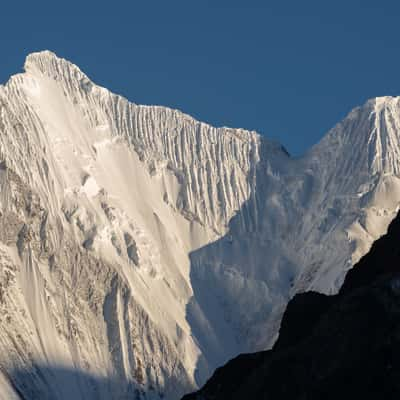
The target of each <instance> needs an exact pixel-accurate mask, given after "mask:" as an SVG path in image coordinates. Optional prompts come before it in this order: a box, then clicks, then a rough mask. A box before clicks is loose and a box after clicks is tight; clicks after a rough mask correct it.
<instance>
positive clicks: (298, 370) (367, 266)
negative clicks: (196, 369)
mask: <svg viewBox="0 0 400 400" xmlns="http://www.w3.org/2000/svg"><path fill="white" fill-rule="evenodd" d="M399 238H400V215H399V216H398V217H397V218H396V219H395V220H394V221H393V222H392V224H391V225H390V227H389V231H388V233H387V235H385V236H384V237H382V238H381V239H379V240H378V241H377V242H375V243H374V245H373V246H372V249H371V251H370V252H369V253H368V254H367V255H366V256H364V257H363V258H362V259H361V260H360V262H359V263H358V264H357V265H356V266H355V267H354V268H353V269H352V270H351V271H349V272H348V274H347V276H346V279H345V282H344V285H343V287H342V288H341V290H340V293H339V294H337V295H334V296H326V295H323V294H317V293H314V292H308V293H303V294H299V295H296V296H295V297H294V298H293V299H292V300H291V301H290V302H289V305H288V307H287V309H286V311H285V314H284V317H283V320H282V325H281V329H280V334H279V339H278V341H277V342H276V344H275V345H274V347H273V349H272V350H270V351H265V352H260V353H254V354H244V355H241V356H239V357H237V358H235V359H233V360H232V361H230V362H228V363H227V364H226V365H225V366H224V367H222V368H219V369H218V370H217V371H216V372H215V374H214V375H213V377H212V378H211V379H210V380H209V381H208V382H207V384H206V385H205V386H204V387H203V388H202V389H201V390H200V391H199V392H197V393H195V394H192V395H188V396H185V397H184V399H185V400H189V399H202V400H207V399H210V400H211V399H213V400H219V399H221V400H222V399H232V400H234V399H244V398H250V399H338V398H349V399H350V398H362V399H376V398H378V397H379V398H385V399H397V398H398V397H399V395H400V381H399V376H400V252H399Z"/></svg>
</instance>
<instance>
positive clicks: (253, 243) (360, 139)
mask: <svg viewBox="0 0 400 400" xmlns="http://www.w3.org/2000/svg"><path fill="white" fill-rule="evenodd" d="M399 111H400V103H399V99H398V98H379V99H374V100H370V101H369V102H367V103H366V104H365V105H364V106H363V107H360V108H358V109H355V110H353V111H352V112H351V113H350V114H349V116H348V117H347V118H346V119H345V120H344V121H343V122H341V123H340V124H338V125H337V126H336V127H335V128H334V129H333V130H332V131H331V132H330V133H328V135H327V136H326V137H325V138H324V139H323V140H322V141H321V143H319V144H318V145H316V146H315V147H314V148H313V149H311V150H310V152H309V153H308V154H307V155H305V156H304V157H302V158H300V159H292V158H291V157H290V156H289V155H288V154H287V152H286V151H285V150H284V149H283V148H282V146H280V145H279V144H276V143H273V142H271V141H269V140H268V139H266V138H265V137H261V136H260V135H258V134H257V133H256V132H250V131H246V130H243V129H230V128H214V127H211V126H209V125H207V124H204V123H201V122H199V121H196V120H194V119H193V118H191V117H190V116H188V115H185V114H183V113H181V112H179V111H177V110H171V109H168V108H165V107H155V106H140V105H136V104H132V103H129V102H128V101H127V100H126V99H124V98H122V97H120V96H117V95H114V94H112V93H110V92H109V91H107V90H106V89H104V88H101V87H99V86H97V85H95V84H94V83H93V82H91V81H90V80H89V78H88V77H87V76H86V75H85V74H84V73H83V72H82V71H80V70H79V68H78V67H76V66H74V65H73V64H71V63H69V62H68V61H66V60H63V59H61V58H58V57H57V56H55V55H54V54H53V53H50V52H41V53H35V54H32V55H30V56H28V57H27V60H26V63H25V72H24V73H22V74H18V75H15V76H13V77H12V78H11V79H10V80H9V82H7V84H5V85H4V86H0V279H1V282H0V302H1V307H2V308H1V309H2V310H3V311H2V313H1V315H0V331H1V332H2V335H1V337H0V393H2V392H1V390H3V389H2V388H4V390H3V392H4V393H5V392H6V391H7V393H11V391H14V392H15V393H16V394H15V396H17V397H22V398H24V397H25V398H29V399H34V398H40V399H46V398H49V399H50V398H51V399H69V398H71V396H72V397H73V398H76V399H83V398H84V399H85V400H87V399H91V398H93V399H98V398H105V399H109V398H122V399H124V398H129V397H130V396H132V395H134V396H136V397H147V398H155V399H157V398H162V397H166V398H168V399H176V398H179V397H180V396H181V394H182V393H184V392H187V391H189V390H192V389H193V388H195V387H196V386H197V385H201V384H202V383H204V382H205V380H206V379H207V378H208V377H209V376H210V374H211V373H212V371H213V370H214V368H215V367H216V366H218V365H221V364H222V363H224V362H225V361H226V360H228V359H229V358H231V357H233V356H235V355H236V354H238V353H240V352H244V351H254V350H258V349H260V348H267V347H268V346H270V345H271V344H272V343H273V341H274V339H275V337H276V333H277V330H278V327H279V323H280V319H281V316H282V313H283V310H284V308H285V305H286V303H287V301H288V300H289V298H290V297H291V296H292V295H293V294H294V293H296V292H297V291H302V290H306V289H314V290H319V291H322V292H325V293H333V292H336V291H337V290H338V289H339V287H340V285H341V283H342V282H343V278H344V275H345V273H346V271H347V270H348V269H349V268H350V266H351V265H352V264H353V262H354V261H356V260H357V259H359V258H360V257H361V255H363V254H365V253H366V252H367V250H368V249H369V246H370V245H371V243H372V242H373V241H374V239H376V238H377V237H379V236H380V235H381V234H382V233H383V232H384V231H385V229H386V228H387V225H388V223H389V221H390V220H391V219H392V218H393V217H394V215H395V213H396V211H397V208H398V204H399V200H400V184H399V182H400V180H399V179H400V172H399V171H400V168H399V158H398V152H399V151H400V146H399V136H400V123H399V115H400V112H399ZM28 377H29V378H28ZM66 382H67V383H66ZM72 388H74V389H72ZM71 390H72V391H73V392H71ZM10 396H11V395H9V397H10Z"/></svg>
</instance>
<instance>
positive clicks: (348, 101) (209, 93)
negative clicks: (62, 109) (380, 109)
mask: <svg viewBox="0 0 400 400" xmlns="http://www.w3.org/2000/svg"><path fill="white" fill-rule="evenodd" d="M10 3H11V1H7V2H3V3H2V5H1V16H2V18H1V21H0V50H1V52H0V54H1V62H0V81H1V82H2V83H4V82H5V81H6V80H7V78H8V77H9V75H11V74H13V73H16V72H19V71H20V70H21V68H22V65H23V61H24V59H25V56H26V54H28V53H29V52H32V51H36V50H43V49H49V50H52V51H54V52H56V53H57V54H58V55H60V56H62V57H65V58H67V59H69V60H71V61H73V62H74V63H76V64H77V65H79V66H80V67H81V69H83V71H84V72H86V73H87V74H88V75H89V77H90V78H91V79H92V80H94V81H95V82H96V83H98V84H100V85H103V86H106V87H107V88H109V89H111V90H112V91H114V92H117V93H119V94H122V95H124V96H126V97H127V98H129V99H130V100H131V101H134V102H136V103H140V104H161V105H166V106H170V107H173V108H178V109H181V110H182V111H184V112H187V113H189V114H191V115H193V116H195V117H196V118H198V119H200V120H203V121H207V122H209V123H212V124H214V125H218V126H220V125H225V126H233V127H242V128H248V129H255V130H257V131H259V132H260V133H262V134H266V135H267V136H269V137H272V138H274V139H277V140H279V141H280V142H281V143H282V144H284V145H285V146H286V147H287V149H288V150H289V152H291V153H292V154H295V155H298V154H302V153H303V152H304V151H305V150H306V149H307V148H308V147H310V146H311V145H312V144H314V143H316V142H317V141H318V140H319V139H320V138H321V137H322V136H323V134H324V133H325V132H326V131H327V130H328V129H330V128H331V127H332V126H333V125H334V124H335V123H336V122H338V121H339V120H340V119H341V118H343V117H344V116H345V115H346V114H347V112H348V111H350V109H351V108H353V107H354V106H356V105H359V104H362V103H363V102H364V101H365V100H366V99H368V98H370V97H374V96H380V95H400V2H398V1H389V0H388V1H386V0H380V1H370V0H364V1H361V0H360V1H354V0H348V1H341V0H336V1H324V0H319V1H307V0H303V1H299V0H297V1H284V0H281V1H268V0H264V1H252V0H243V1H235V0H231V1H224V0H221V1H219V0H214V1H206V0H197V1H196V0H185V1H176V0H169V1H168V0H163V1H162V0H157V1H155V0H142V1H136V0H126V1H118V0H114V1H108V2H104V1H101V0H99V1H92V0H81V1H75V0H64V1H56V0H54V1H52V2H50V1H40V0H37V1H32V0H31V1H25V0H20V1H15V2H14V3H15V5H11V4H10Z"/></svg>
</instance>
